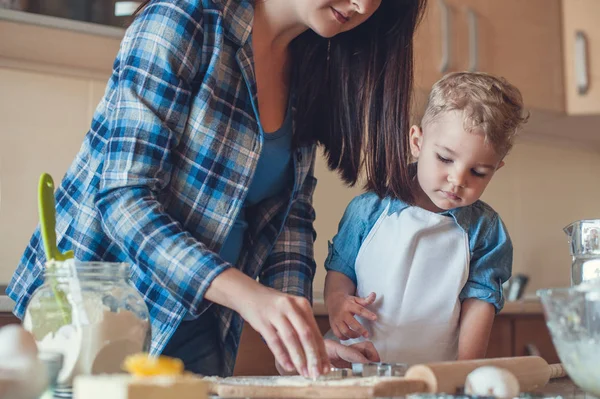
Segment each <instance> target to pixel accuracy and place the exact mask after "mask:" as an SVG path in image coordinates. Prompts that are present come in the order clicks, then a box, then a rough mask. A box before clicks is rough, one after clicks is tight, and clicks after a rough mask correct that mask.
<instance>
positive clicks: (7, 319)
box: [0, 313, 21, 328]
mask: <svg viewBox="0 0 600 399" xmlns="http://www.w3.org/2000/svg"><path fill="white" fill-rule="evenodd" d="M20 323H21V320H19V319H18V318H17V317H16V316H15V315H13V314H12V313H0V328H1V327H4V326H6V325H8V324H20Z"/></svg>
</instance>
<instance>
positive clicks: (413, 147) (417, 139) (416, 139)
mask: <svg viewBox="0 0 600 399" xmlns="http://www.w3.org/2000/svg"><path fill="white" fill-rule="evenodd" d="M408 140H409V143H410V153H411V154H412V156H413V158H415V159H418V158H419V155H420V154H421V148H422V147H423V130H421V128H420V127H419V126H417V125H412V126H411V128H410V132H409V133H408Z"/></svg>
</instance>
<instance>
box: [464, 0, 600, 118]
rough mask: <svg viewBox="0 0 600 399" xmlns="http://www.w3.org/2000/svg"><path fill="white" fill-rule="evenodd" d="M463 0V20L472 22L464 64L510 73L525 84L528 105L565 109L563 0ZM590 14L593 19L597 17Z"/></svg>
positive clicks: (516, 81) (511, 78)
mask: <svg viewBox="0 0 600 399" xmlns="http://www.w3.org/2000/svg"><path fill="white" fill-rule="evenodd" d="M568 1H569V2H570V1H571V0H568ZM590 1H592V2H593V1H594V0H590ZM462 3H463V4H462V6H463V8H464V12H463V13H462V14H461V17H460V19H459V22H458V23H462V24H464V25H466V26H467V27H468V34H467V36H466V37H463V38H462V39H461V40H464V41H466V42H467V44H468V46H467V47H468V48H469V51H468V56H467V57H466V59H465V60H463V63H462V64H461V68H462V69H474V70H478V71H483V72H489V73H491V74H494V75H500V76H503V77H505V78H506V79H507V80H508V81H510V82H511V83H513V84H514V85H516V86H517V87H518V88H519V89H520V90H521V92H522V94H523V97H524V100H525V104H526V105H527V106H528V107H529V108H534V109H538V110H547V111H557V112H563V111H564V110H565V99H564V80H563V59H562V48H561V43H562V34H561V32H562V30H561V2H560V0H527V1H523V0H463V1H462ZM597 9H599V10H600V8H598V7H597ZM592 15H594V14H592ZM595 15H596V17H597V16H598V15H600V14H599V13H596V14H595ZM588 16H589V19H590V21H591V20H592V19H593V17H592V16H591V15H588ZM596 19H597V18H596Z"/></svg>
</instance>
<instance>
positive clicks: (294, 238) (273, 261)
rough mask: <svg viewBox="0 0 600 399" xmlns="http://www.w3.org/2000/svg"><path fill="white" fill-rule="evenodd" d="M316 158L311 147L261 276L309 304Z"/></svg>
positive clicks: (314, 270) (313, 273)
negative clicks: (307, 167) (304, 171)
mask: <svg viewBox="0 0 600 399" xmlns="http://www.w3.org/2000/svg"><path fill="white" fill-rule="evenodd" d="M315 159H316V151H315V150H314V148H313V152H312V161H311V166H310V170H309V172H308V174H307V175H306V179H305V180H304V183H303V185H302V187H301V189H300V190H299V192H298V196H297V198H296V199H295V201H294V202H293V204H292V207H291V209H290V212H289V214H288V217H287V220H286V222H285V225H284V227H283V230H282V231H281V234H280V235H279V237H278V239H277V242H276V243H275V245H274V247H273V250H272V252H271V254H270V255H269V257H268V258H267V260H266V262H265V265H264V267H263V270H262V272H261V275H260V281H261V283H263V284H265V285H267V286H269V287H271V288H275V289H277V290H279V291H282V292H285V293H288V294H291V295H297V296H303V297H305V298H307V299H308V300H309V301H310V302H311V303H312V282H313V278H314V275H315V272H316V263H315V259H314V249H313V244H314V241H315V239H316V236H317V234H316V232H315V229H314V227H313V222H314V220H315V210H314V208H313V205H312V200H313V193H314V191H315V187H316V185H317V179H316V178H315V176H314V168H315Z"/></svg>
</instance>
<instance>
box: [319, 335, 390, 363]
mask: <svg viewBox="0 0 600 399" xmlns="http://www.w3.org/2000/svg"><path fill="white" fill-rule="evenodd" d="M325 347H326V348H327V356H328V357H329V361H330V362H331V365H332V366H333V367H338V368H350V367H352V363H369V362H379V361H381V359H380V358H379V353H378V352H377V349H375V346H374V345H373V343H372V342H371V341H364V342H359V343H357V344H353V345H349V346H346V345H343V344H340V343H339V342H336V341H332V340H330V339H326V340H325Z"/></svg>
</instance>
